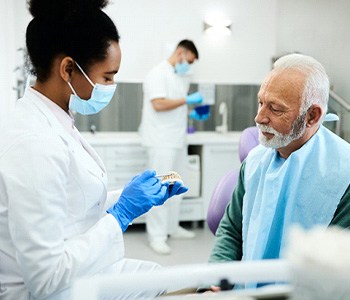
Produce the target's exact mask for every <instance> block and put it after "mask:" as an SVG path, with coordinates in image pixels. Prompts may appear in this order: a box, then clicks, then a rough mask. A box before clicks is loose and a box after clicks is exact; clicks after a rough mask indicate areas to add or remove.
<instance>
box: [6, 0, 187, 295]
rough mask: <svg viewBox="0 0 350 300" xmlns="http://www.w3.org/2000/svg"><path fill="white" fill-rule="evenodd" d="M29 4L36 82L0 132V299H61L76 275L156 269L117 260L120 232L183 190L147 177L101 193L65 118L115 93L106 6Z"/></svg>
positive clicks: (96, 163)
mask: <svg viewBox="0 0 350 300" xmlns="http://www.w3.org/2000/svg"><path fill="white" fill-rule="evenodd" d="M28 4H29V11H30V13H31V14H32V15H33V17H34V18H33V20H32V21H31V22H30V23H29V25H28V27H27V32H26V43H27V49H28V54H29V57H30V60H31V63H32V66H33V73H34V74H35V75H36V78H37V80H36V82H35V84H34V86H33V87H29V88H27V89H26V91H25V95H24V97H23V98H22V99H20V100H18V102H17V105H16V108H15V111H14V114H13V116H12V118H10V119H11V121H10V122H9V123H8V124H6V128H3V129H2V131H1V135H0V299H18V300H22V299H23V300H24V299H51V300H52V299H68V298H69V295H70V289H71V287H72V284H73V283H74V281H75V280H76V279H77V278H79V277H82V276H94V275H96V274H105V273H111V272H114V273H115V272H136V271H138V270H150V271H151V270H153V269H155V268H157V267H158V265H157V264H154V263H150V262H142V261H135V260H127V259H124V258H123V256H124V243H123V237H122V233H123V232H124V231H125V230H126V228H127V227H128V225H129V224H130V222H132V220H133V219H134V218H136V217H138V216H140V215H141V214H143V213H145V212H147V211H148V210H149V209H150V208H151V207H152V206H154V205H161V204H163V203H164V201H166V200H167V199H168V198H169V197H171V196H173V195H175V194H181V193H183V192H185V191H186V190H187V188H186V187H184V186H182V185H181V184H179V183H177V184H175V185H174V186H173V188H172V189H169V186H168V184H162V183H161V182H160V181H159V179H157V178H156V177H155V171H151V170H148V171H145V172H144V173H142V174H140V175H137V176H135V177H134V178H133V179H132V180H131V181H130V182H129V183H128V184H127V185H126V186H125V188H124V190H123V192H122V193H121V195H120V197H119V199H118V197H117V196H116V193H114V194H109V193H107V191H106V186H107V176H106V171H105V167H104V165H103V163H102V161H101V159H100V158H99V157H98V155H97V154H96V152H95V151H94V150H93V149H92V148H91V147H90V146H89V145H88V143H87V142H86V141H85V140H84V139H83V138H82V136H81V135H80V134H79V132H78V130H77V129H76V127H75V126H74V120H73V119H72V117H71V114H70V111H71V110H74V111H76V112H78V113H81V114H93V113H97V112H99V111H100V110H101V109H102V108H104V107H105V106H106V105H107V104H108V102H109V101H110V100H111V98H112V96H113V93H114V91H115V89H116V85H115V84H114V75H115V74H116V73H117V72H118V69H119V65H120V59H121V52H120V48H119V34H118V31H117V29H116V27H115V25H114V24H113V22H112V20H111V19H110V18H109V17H108V16H107V15H106V14H105V13H104V12H103V11H102V10H101V9H102V8H104V7H105V6H106V4H107V1H106V0H51V1H47V0H30V1H28ZM116 284H117V283H116ZM131 293H132V291H131ZM133 296H134V297H137V296H138V295H129V296H128V299H129V298H130V297H133Z"/></svg>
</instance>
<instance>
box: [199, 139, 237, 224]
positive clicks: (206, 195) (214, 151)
mask: <svg viewBox="0 0 350 300" xmlns="http://www.w3.org/2000/svg"><path fill="white" fill-rule="evenodd" d="M240 165H241V163H240V161H239V157H238V143H237V144H230V145H203V149H202V197H203V199H204V210H205V217H204V218H206V213H207V210H208V205H209V201H210V198H211V196H212V194H213V191H214V188H215V186H216V184H217V183H218V181H219V180H220V178H221V177H222V176H224V175H225V174H226V173H227V172H228V171H230V170H232V169H237V170H238V169H239V167H240Z"/></svg>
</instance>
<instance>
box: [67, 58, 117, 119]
mask: <svg viewBox="0 0 350 300" xmlns="http://www.w3.org/2000/svg"><path fill="white" fill-rule="evenodd" d="M76 65H77V66H78V68H79V69H80V71H81V72H82V73H83V75H84V76H85V78H86V79H87V81H89V83H90V84H91V85H92V86H93V87H94V88H93V89H92V92H91V97H90V99H88V100H84V99H81V98H80V97H79V96H78V95H77V93H76V92H75V90H74V89H73V86H72V85H71V83H70V82H69V81H68V82H67V83H68V85H69V87H70V88H71V90H72V92H73V94H71V96H70V99H69V109H70V110H72V111H76V112H77V113H79V114H82V115H93V114H97V113H98V112H100V111H101V110H102V109H104V108H105V107H106V106H107V105H108V103H109V102H110V101H111V99H112V97H113V95H114V93H115V90H116V88H117V84H109V85H104V84H99V83H95V84H94V83H93V82H92V81H91V79H90V78H89V77H88V76H87V75H86V74H85V72H84V71H83V69H82V68H81V67H80V66H79V65H78V63H76Z"/></svg>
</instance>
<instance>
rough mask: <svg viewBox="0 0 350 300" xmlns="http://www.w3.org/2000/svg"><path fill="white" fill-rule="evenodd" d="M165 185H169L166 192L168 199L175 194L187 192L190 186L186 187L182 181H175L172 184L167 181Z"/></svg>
mask: <svg viewBox="0 0 350 300" xmlns="http://www.w3.org/2000/svg"><path fill="white" fill-rule="evenodd" d="M163 185H166V186H167V191H166V194H165V198H166V199H168V198H170V197H172V196H175V195H181V194H183V193H186V192H187V191H188V188H187V187H185V186H184V185H183V184H182V183H181V182H180V181H175V182H174V184H170V185H169V183H168V182H167V183H163ZM166 199H165V200H166ZM165 200H164V201H165Z"/></svg>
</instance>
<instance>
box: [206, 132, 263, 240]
mask: <svg viewBox="0 0 350 300" xmlns="http://www.w3.org/2000/svg"><path fill="white" fill-rule="evenodd" d="M258 136H259V130H258V128H257V127H255V126H254V127H248V128H246V129H244V130H243V131H242V134H241V137H240V141H239V146H238V152H239V158H240V160H241V162H242V161H243V160H244V159H245V158H246V156H247V155H248V153H249V151H250V150H252V149H253V148H254V147H256V146H257V145H259V138H258ZM238 175H239V170H235V169H232V170H231V171H229V172H228V173H226V174H225V175H224V176H223V177H221V178H220V180H219V182H218V183H217V184H216V186H215V188H214V191H213V194H212V196H211V198H210V202H209V207H208V212H207V223H208V227H209V229H210V230H211V232H212V233H213V234H215V233H216V230H217V228H218V226H219V223H220V221H221V219H222V216H223V215H224V212H225V209H226V206H227V204H228V203H229V202H230V200H231V198H232V193H233V190H234V188H235V187H236V184H237V179H238Z"/></svg>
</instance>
